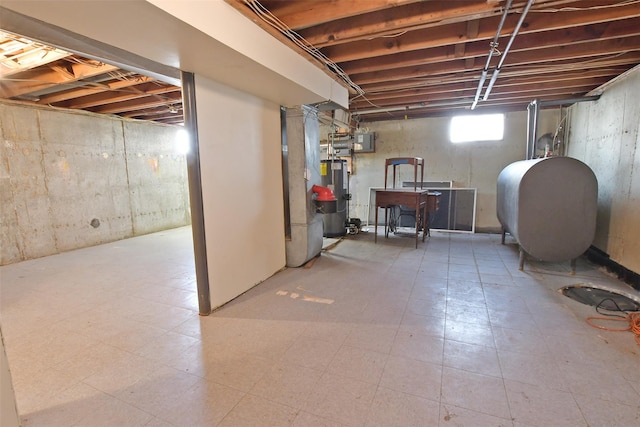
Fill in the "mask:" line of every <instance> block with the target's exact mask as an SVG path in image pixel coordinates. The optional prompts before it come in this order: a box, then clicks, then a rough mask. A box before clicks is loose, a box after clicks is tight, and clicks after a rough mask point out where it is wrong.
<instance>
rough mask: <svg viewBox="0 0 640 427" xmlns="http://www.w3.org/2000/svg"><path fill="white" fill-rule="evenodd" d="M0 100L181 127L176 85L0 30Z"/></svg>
mask: <svg viewBox="0 0 640 427" xmlns="http://www.w3.org/2000/svg"><path fill="white" fill-rule="evenodd" d="M0 83H1V84H0V98H3V99H12V100H19V101H25V102H30V103H33V104H37V105H49V106H52V107H59V108H70V109H79V110H85V111H91V112H94V113H99V114H114V115H118V116H121V117H127V118H132V119H141V120H150V121H155V122H160V123H167V124H181V123H183V116H182V93H181V89H180V88H179V87H177V86H174V85H171V84H168V83H165V82H162V81H159V80H157V79H154V78H152V77H149V76H144V75H141V74H138V73H135V72H132V71H128V70H124V69H122V68H118V67H116V66H114V65H110V64H106V63H104V62H101V61H98V60H95V59H89V58H86V57H83V56H81V55H76V54H72V53H70V52H67V51H64V50H62V49H57V48H54V47H51V46H48V45H45V44H43V43H39V42H36V41H33V40H30V39H27V38H25V37H22V36H20V35H16V34H12V33H8V32H2V31H0Z"/></svg>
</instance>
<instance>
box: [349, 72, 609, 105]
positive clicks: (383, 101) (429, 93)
mask: <svg viewBox="0 0 640 427" xmlns="http://www.w3.org/2000/svg"><path fill="white" fill-rule="evenodd" d="M609 80H610V79H609V77H608V76H604V77H587V78H580V79H575V78H574V79H570V80H549V81H545V82H543V83H540V82H537V81H536V82H530V81H529V82H525V81H522V80H521V81H520V83H516V82H515V81H511V82H509V83H508V84H502V85H499V84H496V85H495V86H494V87H493V90H492V92H491V95H501V94H507V93H519V92H534V91H536V90H553V89H558V90H564V89H566V88H572V87H573V88H575V87H597V86H600V85H602V84H604V83H606V82H607V81H609ZM475 91H476V87H475V86H472V85H469V84H464V83H456V84H449V85H440V86H432V87H429V88H424V89H416V90H411V91H398V92H390V93H386V94H385V95H384V96H382V95H378V96H375V95H374V96H367V100H364V99H357V100H354V101H353V102H351V103H350V105H349V106H350V108H356V109H358V108H360V109H361V108H367V106H368V105H371V103H373V104H378V105H385V106H386V105H397V104H412V103H418V102H422V101H425V100H431V99H434V98H435V99H447V98H451V97H452V96H453V97H464V96H473V95H474V94H475Z"/></svg>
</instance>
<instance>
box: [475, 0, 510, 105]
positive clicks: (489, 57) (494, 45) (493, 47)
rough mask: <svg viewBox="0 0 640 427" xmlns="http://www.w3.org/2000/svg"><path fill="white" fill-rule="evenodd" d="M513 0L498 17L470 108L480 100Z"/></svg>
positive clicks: (508, 2)
mask: <svg viewBox="0 0 640 427" xmlns="http://www.w3.org/2000/svg"><path fill="white" fill-rule="evenodd" d="M512 1H513V0H508V1H507V5H506V6H505V9H504V12H503V13H502V18H501V19H500V24H499V25H498V30H497V31H496V35H495V36H494V37H493V42H492V43H491V45H490V49H489V55H488V56H487V63H486V64H485V66H484V69H483V70H482V76H480V81H479V82H478V89H477V90H476V96H475V98H474V100H473V104H471V109H472V110H473V109H475V108H476V105H477V104H478V100H480V92H482V86H484V81H485V80H486V79H487V73H488V72H489V64H490V63H491V57H492V56H493V51H494V49H495V47H496V46H497V45H498V39H499V38H500V33H501V32H502V26H503V25H504V21H505V20H506V19H507V14H508V13H509V9H510V8H511V2H512Z"/></svg>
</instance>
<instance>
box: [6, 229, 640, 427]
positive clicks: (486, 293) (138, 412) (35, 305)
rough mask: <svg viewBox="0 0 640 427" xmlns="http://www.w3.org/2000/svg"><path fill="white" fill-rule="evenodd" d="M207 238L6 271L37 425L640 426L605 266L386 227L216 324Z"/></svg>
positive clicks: (178, 235)
mask: <svg viewBox="0 0 640 427" xmlns="http://www.w3.org/2000/svg"><path fill="white" fill-rule="evenodd" d="M190 233H191V230H190V229H189V228H179V229H175V230H168V231H163V232H160V233H155V234H151V235H147V236H142V237H137V238H132V239H128V240H124V241H119V242H114V243H111V244H107V245H101V246H96V247H92V248H87V249H82V250H76V251H72V252H67V253H63V254H59V255H55V256H50V257H46V258H41V259H36V260H32V261H26V262H22V263H18V264H13V265H9V266H5V267H2V268H0V279H1V288H0V292H1V293H0V297H1V298H0V304H1V305H0V307H1V313H2V317H1V322H2V334H3V336H4V340H5V344H6V351H7V355H8V358H9V363H10V367H11V372H12V376H13V380H14V387H15V391H16V397H17V403H18V408H19V412H20V414H21V418H22V422H23V424H24V425H25V426H29V427H31V426H47V427H55V426H83V427H90V426H148V427H151V426H153V427H161V426H162V427H171V426H233V427H239V426H292V427H303V426H335V427H338V426H367V427H372V426H384V427H392V426H399V427H400V426H401V427H407V426H473V427H478V426H510V427H534V426H541V427H543V426H544V427H547V426H572V427H573V426H575V427H578V426H584V427H587V426H590V427H595V426H608V427H611V426H630V425H640V347H638V346H637V345H636V344H635V342H634V340H633V335H632V334H631V333H626V332H607V331H602V330H598V329H595V328H592V327H590V326H588V325H587V324H586V322H585V321H584V319H585V318H586V317H587V316H589V315H593V314H595V311H594V309H593V307H590V306H585V305H582V304H580V303H577V302H575V301H573V300H571V299H569V298H567V297H564V296H562V295H561V294H560V293H559V292H558V289H559V288H561V287H562V286H565V285H569V284H576V283H597V284H608V285H611V286H620V287H623V288H626V289H627V290H629V289H630V288H629V287H628V286H627V285H625V284H622V283H620V282H618V281H617V280H616V279H615V278H613V277H611V276H610V275H609V274H607V273H606V272H604V271H603V270H602V269H600V268H599V267H597V266H595V265H593V264H591V263H589V262H588V261H586V260H584V259H579V260H578V265H577V273H576V275H570V274H569V263H568V262H567V263H557V264H555V263H554V264H550V263H538V262H535V261H531V260H528V261H527V263H526V264H525V269H524V271H519V270H518V250H517V245H515V244H514V242H513V241H510V240H509V239H507V244H505V245H502V244H501V243H500V236H498V235H490V234H453V233H441V232H435V231H434V232H433V233H432V235H431V236H430V238H429V239H428V240H427V241H426V242H424V243H420V244H419V246H418V248H417V249H415V248H414V243H415V242H414V240H413V239H412V238H406V237H402V236H397V235H391V236H390V237H389V238H388V239H385V238H384V236H383V235H382V234H381V235H380V236H379V239H378V243H377V244H374V241H373V234H372V232H371V231H369V232H363V233H360V234H358V235H355V236H348V237H346V238H345V239H343V240H342V241H340V242H339V243H338V244H337V245H333V246H332V247H331V248H330V249H328V250H326V251H323V253H322V254H321V256H320V257H319V258H318V259H316V260H315V262H314V263H313V265H312V266H311V267H310V268H296V269H286V270H283V271H281V272H279V273H277V274H275V275H274V276H273V277H271V278H270V279H268V280H266V281H265V282H263V283H261V284H259V285H258V286H256V287H255V288H253V289H252V290H250V291H249V292H247V293H246V294H244V295H242V296H240V297H238V298H237V299H236V300H234V301H232V302H231V303H229V304H227V305H226V306H224V307H222V308H220V309H218V310H216V311H215V312H214V313H213V314H211V315H210V316H206V317H202V316H199V315H198V309H197V308H198V307H197V294H196V285H195V277H194V267H193V259H192V243H191V234H190Z"/></svg>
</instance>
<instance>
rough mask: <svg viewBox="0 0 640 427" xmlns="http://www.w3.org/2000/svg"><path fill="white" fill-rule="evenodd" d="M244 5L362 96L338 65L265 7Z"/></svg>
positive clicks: (254, 1) (252, 2)
mask: <svg viewBox="0 0 640 427" xmlns="http://www.w3.org/2000/svg"><path fill="white" fill-rule="evenodd" d="M244 2H245V4H246V5H247V6H248V7H249V8H250V9H251V10H252V11H253V12H254V13H255V14H256V15H258V17H260V19H262V20H263V21H264V22H265V23H267V24H269V25H270V26H272V27H274V28H275V29H276V30H278V31H280V33H282V34H283V35H284V36H285V37H287V38H288V39H289V40H291V41H292V42H293V43H295V44H296V45H297V46H298V47H300V48H301V49H303V50H304V51H305V52H307V53H308V54H310V55H311V56H313V57H314V58H316V59H317V60H319V61H320V62H322V63H323V64H324V65H325V66H326V67H327V68H328V69H329V70H331V71H332V72H333V73H335V74H336V75H337V76H338V77H339V78H340V79H341V80H342V81H344V82H345V83H346V84H347V85H348V86H349V87H351V88H352V89H353V90H354V91H355V92H356V93H357V94H358V95H359V96H363V95H364V93H365V92H364V90H362V88H360V86H358V85H357V84H355V83H354V82H353V81H352V80H351V78H349V76H348V75H347V73H345V72H344V71H343V70H342V68H340V66H338V64H336V63H335V62H333V61H332V60H330V59H329V58H328V57H327V56H326V55H324V54H323V53H322V52H320V50H319V49H318V48H316V47H314V46H313V45H312V44H311V43H309V42H308V41H307V40H305V39H304V37H302V36H301V35H300V34H298V33H296V32H295V31H293V30H292V29H291V28H289V27H288V26H287V25H286V24H285V23H284V22H282V21H280V19H278V17H276V16H275V15H273V14H272V13H271V12H270V11H269V10H268V9H267V8H266V7H264V6H263V5H262V4H260V2H259V1H258V0H244Z"/></svg>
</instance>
